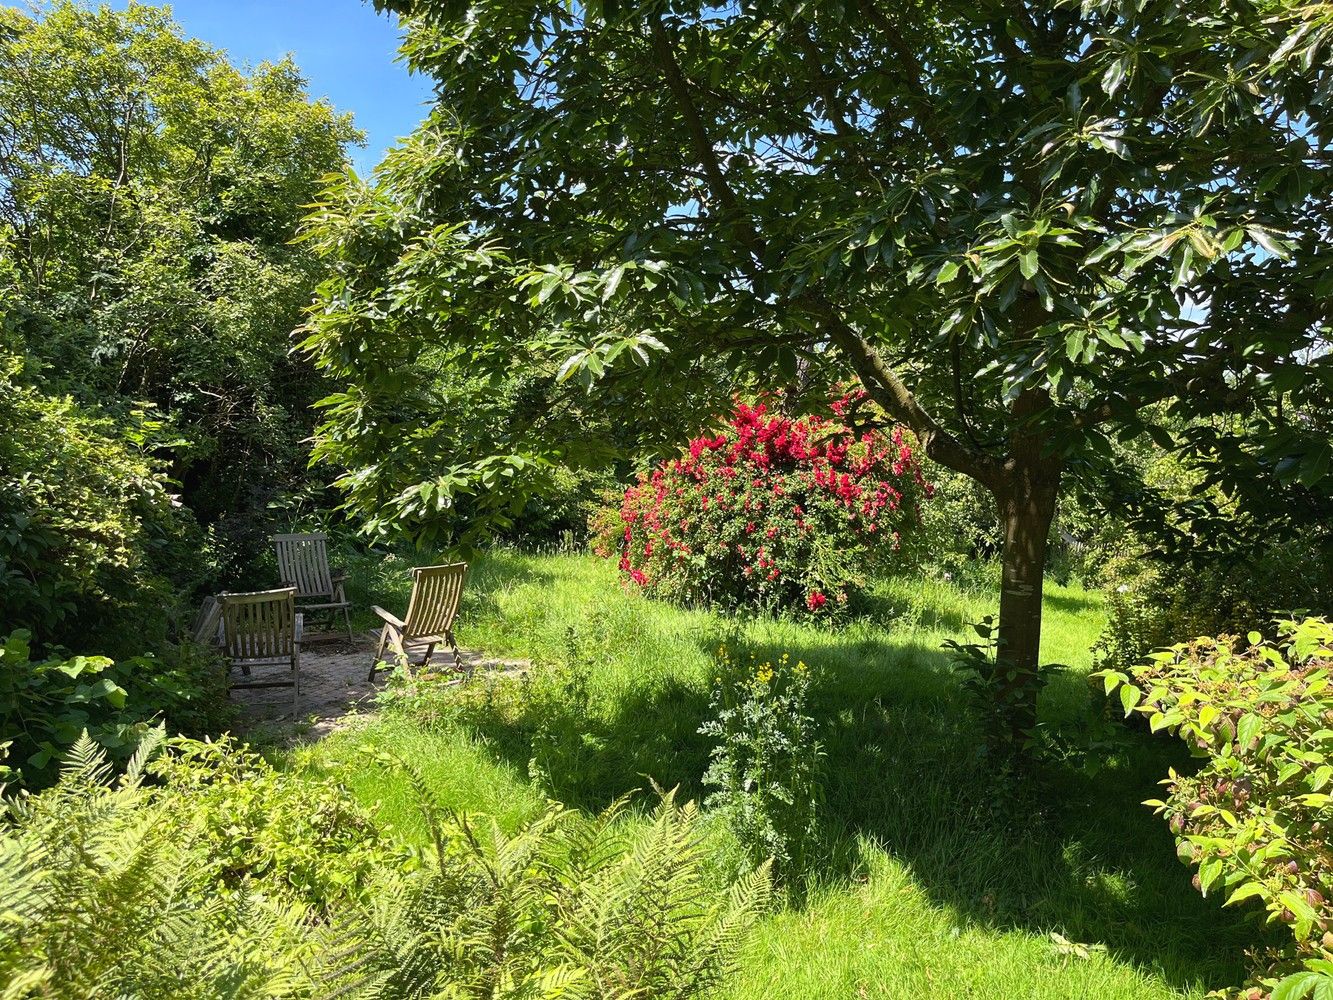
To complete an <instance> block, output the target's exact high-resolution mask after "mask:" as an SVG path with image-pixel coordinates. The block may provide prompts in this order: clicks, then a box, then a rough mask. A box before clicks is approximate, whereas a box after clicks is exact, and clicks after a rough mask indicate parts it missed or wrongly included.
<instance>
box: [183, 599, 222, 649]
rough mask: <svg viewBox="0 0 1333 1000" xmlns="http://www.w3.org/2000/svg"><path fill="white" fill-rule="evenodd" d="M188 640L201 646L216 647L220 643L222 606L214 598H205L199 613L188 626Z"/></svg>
mask: <svg viewBox="0 0 1333 1000" xmlns="http://www.w3.org/2000/svg"><path fill="white" fill-rule="evenodd" d="M190 638H191V639H193V640H194V641H195V642H197V643H199V644H200V645H201V646H217V645H220V644H221V642H222V604H221V603H220V602H219V601H218V599H217V598H216V597H205V598H204V603H203V606H202V607H201V608H200V609H199V613H198V614H197V615H195V616H194V622H193V623H192V624H191V625H190Z"/></svg>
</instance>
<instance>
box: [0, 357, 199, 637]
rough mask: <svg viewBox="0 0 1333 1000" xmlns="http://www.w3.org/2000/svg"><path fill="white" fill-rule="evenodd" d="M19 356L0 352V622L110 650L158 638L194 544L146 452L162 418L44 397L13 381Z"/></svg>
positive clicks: (2, 627) (6, 627)
mask: <svg viewBox="0 0 1333 1000" xmlns="http://www.w3.org/2000/svg"><path fill="white" fill-rule="evenodd" d="M16 364H17V362H16V361H13V360H12V359H11V360H10V361H8V362H7V361H6V360H5V359H4V357H3V356H0V426H3V427H4V428H5V433H4V434H3V435H0V632H9V631H12V630H14V629H16V628H26V629H28V630H29V631H30V632H31V633H32V635H33V636H34V637H35V639H36V641H37V642H38V643H39V644H41V645H49V644H62V645H65V646H69V647H71V648H77V649H86V650H88V649H90V650H92V651H95V652H99V653H107V654H109V655H121V654H131V653H137V652H142V651H143V650H144V649H149V648H154V647H155V646H156V645H159V644H160V643H161V642H162V641H163V640H164V639H165V636H166V631H167V624H168V618H169V613H170V611H171V610H172V609H173V608H174V606H175V603H176V598H175V591H176V590H177V589H178V587H179V586H181V585H182V583H183V581H182V580H181V579H180V577H182V576H185V575H188V574H189V573H190V572H192V569H191V567H190V563H191V562H193V563H194V564H195V566H196V567H197V564H198V561H199V560H198V552H199V549H200V542H201V535H200V533H199V531H198V529H197V527H195V526H194V524H193V522H192V520H191V518H190V517H189V516H188V514H185V513H183V512H182V511H181V509H180V508H179V507H177V506H176V504H175V502H174V500H173V498H172V497H171V495H170V494H169V492H168V489H167V481H166V479H165V477H164V475H163V473H162V470H161V468H160V466H159V464H158V463H157V462H155V461H154V460H153V459H152V458H150V457H149V455H148V454H147V453H146V451H145V447H146V446H147V445H148V444H149V443H150V442H151V440H152V437H153V435H154V434H156V433H157V431H158V430H159V429H160V427H159V425H158V424H156V423H154V422H153V421H152V420H150V419H149V418H148V417H147V416H146V415H144V414H142V413H141V414H139V415H138V416H137V417H135V418H134V420H132V421H130V422H128V423H120V422H117V421H113V420H111V419H109V418H106V417H102V416H98V415H96V414H94V413H92V412H90V411H88V410H87V409H85V408H83V407H80V406H79V405H78V404H76V403H75V402H74V401H73V400H72V399H69V398H62V397H49V396H44V395H42V394H41V393H40V392H38V391H36V390H35V389H31V388H28V387H24V386H22V385H19V384H17V383H16V382H15V381H14V380H13V375H14V370H15V366H16ZM172 577H176V578H177V579H175V580H173V579H172ZM130 637H133V638H132V640H131V639H130ZM131 641H132V643H133V645H131V646H127V645H126V643H128V642H131Z"/></svg>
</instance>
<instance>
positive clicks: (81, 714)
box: [0, 630, 231, 787]
mask: <svg viewBox="0 0 1333 1000" xmlns="http://www.w3.org/2000/svg"><path fill="white" fill-rule="evenodd" d="M31 655H32V654H31V648H30V646H29V635H28V633H27V632H25V631H23V630H20V631H17V632H15V633H13V634H12V635H10V636H9V637H8V638H6V639H4V640H3V644H0V741H4V745H5V746H7V747H8V750H9V758H10V760H11V761H13V765H12V766H6V765H3V764H0V780H14V779H17V780H18V781H20V782H21V783H23V784H25V785H27V786H29V787H40V786H42V785H46V784H49V783H50V782H51V780H53V779H54V777H55V775H56V770H57V765H58V763H59V761H60V759H61V758H62V757H63V756H64V755H65V752H66V751H67V750H68V749H69V748H70V747H71V746H73V745H74V743H75V742H76V741H77V740H78V739H79V737H80V735H81V734H85V733H86V734H88V735H89V736H90V737H91V738H92V740H93V742H94V743H96V744H97V745H98V746H99V747H101V748H102V749H103V750H105V751H107V752H109V754H110V756H111V758H112V760H115V761H119V762H124V761H125V760H126V759H127V758H128V757H129V755H130V753H132V752H133V748H134V746H135V745H136V744H137V743H138V742H139V740H140V739H141V738H142V736H143V734H144V733H145V732H146V731H147V729H148V723H149V721H151V720H154V719H157V718H159V717H162V716H165V717H166V718H167V720H168V721H169V722H170V724H171V726H172V728H173V729H175V730H178V731H184V732H187V733H193V734H203V733H206V732H210V731H215V730H217V729H220V728H221V727H222V726H223V725H224V724H225V723H226V722H227V721H228V720H229V719H230V717H231V707H230V704H229V703H228V702H227V699H226V692H225V686H224V685H225V678H224V676H223V672H222V668H221V666H220V664H219V663H218V662H217V660H216V659H215V658H214V657H212V656H211V655H209V654H208V653H207V652H205V651H204V650H202V649H199V648H198V647H195V646H192V645H188V644H186V645H181V646H176V647H171V648H170V649H169V650H168V651H167V654H166V655H164V656H161V657H158V656H136V657H131V658H129V659H122V660H118V661H112V660H110V659H108V658H106V657H104V656H74V657H70V658H60V657H57V658H54V659H43V660H36V661H34V660H32V659H31Z"/></svg>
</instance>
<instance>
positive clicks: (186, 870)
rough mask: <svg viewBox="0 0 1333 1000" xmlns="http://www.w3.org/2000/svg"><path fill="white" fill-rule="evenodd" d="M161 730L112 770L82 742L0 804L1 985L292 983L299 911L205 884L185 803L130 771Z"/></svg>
mask: <svg viewBox="0 0 1333 1000" xmlns="http://www.w3.org/2000/svg"><path fill="white" fill-rule="evenodd" d="M161 739H162V733H161V731H160V730H159V731H156V732H155V733H152V734H151V735H150V737H149V741H148V742H147V743H146V744H145V746H144V747H143V749H142V751H141V752H140V753H139V754H138V755H136V757H135V758H134V759H133V760H132V762H131V766H130V767H129V769H128V771H127V773H126V775H125V776H124V777H123V778H121V779H119V780H113V778H112V776H111V768H110V766H109V765H108V763H107V762H106V758H105V756H104V755H103V754H102V752H101V751H100V750H99V749H98V748H97V746H96V744H94V743H93V742H92V741H91V740H88V739H84V740H81V741H79V743H78V744H76V746H75V747H74V749H73V751H72V753H71V755H70V758H69V762H68V763H67V765H66V768H65V772H64V775H63V777H62V778H61V781H60V783H59V784H58V785H57V786H56V787H54V788H52V789H50V790H48V791H46V792H43V793H42V794H40V795H36V796H31V797H21V798H14V799H8V800H3V801H2V802H0V814H3V815H4V819H5V820H6V821H7V822H6V823H5V825H4V827H3V833H0V898H3V899H4V901H5V903H4V905H5V919H4V920H3V921H0V983H4V984H5V992H4V995H5V996H6V997H14V998H27V997H34V998H35V997H88V996H127V997H129V996H138V997H168V996H171V997H220V996H230V997H236V998H249V997H280V996H283V997H285V996H297V995H301V991H300V990H299V986H298V984H299V982H300V980H301V979H302V978H303V973H302V963H301V959H302V958H303V957H305V956H308V954H309V951H310V949H309V946H308V944H306V941H307V939H308V938H309V933H308V931H307V929H306V928H305V927H304V926H303V917H304V913H303V911H302V910H301V909H300V908H293V907H292V906H291V905H290V904H289V903H287V902H285V901H282V900H279V899H276V898H272V897H270V896H269V895H268V894H266V893H265V892H264V891H263V890H264V887H263V886H262V885H259V884H256V885H254V886H250V887H243V889H242V891H239V892H235V893H231V894H219V893H218V892H217V891H216V887H215V885H214V883H213V881H212V879H211V877H210V874H209V871H210V869H209V865H208V857H207V854H206V851H205V850H204V848H203V847H202V845H201V844H200V843H199V841H198V840H197V839H196V838H195V837H194V836H193V835H192V832H193V827H192V819H193V817H192V813H191V811H190V810H189V809H188V804H183V803H182V802H180V801H179V800H177V799H175V798H173V797H171V796H169V795H165V796H164V795H162V794H161V793H159V792H158V791H157V790H154V789H152V788H150V787H147V786H145V785H144V784H143V783H142V777H143V773H144V772H143V765H144V762H145V759H146V757H147V756H148V754H149V753H151V752H152V751H153V750H154V749H155V748H156V746H157V745H158V744H160V742H161ZM183 805H185V806H186V807H185V808H182V806H183Z"/></svg>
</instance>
